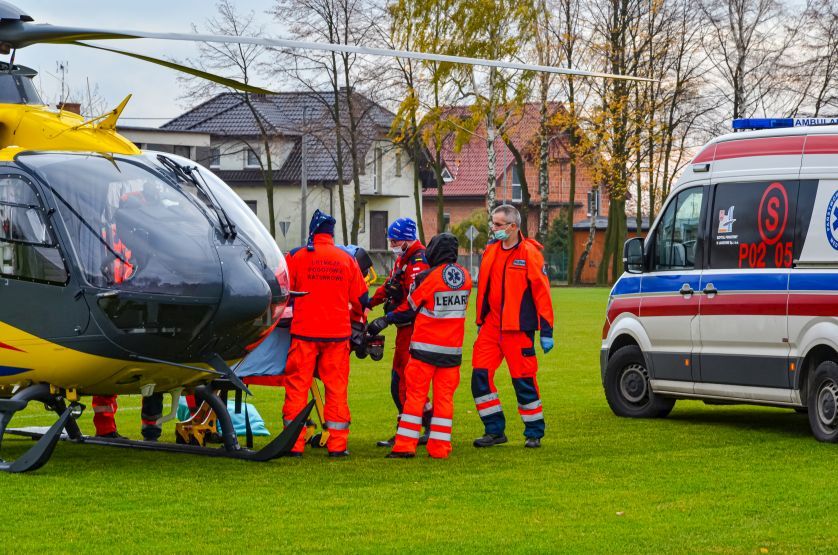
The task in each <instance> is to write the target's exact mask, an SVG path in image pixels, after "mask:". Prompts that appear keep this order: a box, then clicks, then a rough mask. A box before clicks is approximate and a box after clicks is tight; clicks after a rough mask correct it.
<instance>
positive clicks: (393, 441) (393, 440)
mask: <svg viewBox="0 0 838 555" xmlns="http://www.w3.org/2000/svg"><path fill="white" fill-rule="evenodd" d="M395 444H396V436H393V437H391V438H390V439H382V440H381V441H379V442H377V443H376V444H375V445H376V447H392V446H393V445H395Z"/></svg>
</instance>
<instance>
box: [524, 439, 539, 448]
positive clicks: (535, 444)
mask: <svg viewBox="0 0 838 555" xmlns="http://www.w3.org/2000/svg"><path fill="white" fill-rule="evenodd" d="M524 447H526V448H528V449H537V448H539V447H541V438H540V437H528V438H527V441H525V442H524Z"/></svg>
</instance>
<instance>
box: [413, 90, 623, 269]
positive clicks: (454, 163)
mask: <svg viewBox="0 0 838 555" xmlns="http://www.w3.org/2000/svg"><path fill="white" fill-rule="evenodd" d="M563 109H564V108H563V107H562V106H561V104H559V103H557V102H554V103H551V104H550V106H549V111H548V115H549V116H552V115H554V114H555V113H556V112H557V111H558V110H563ZM467 110H468V108H467V107H461V106H455V107H452V108H450V109H449V115H450V116H452V117H457V116H462V115H463V114H464V113H465V112H466V111H467ZM539 111H540V105H539V104H537V103H530V104H526V105H525V106H524V108H523V110H521V111H520V113H516V114H512V115H510V116H509V118H508V120H507V126H508V129H507V134H508V136H509V137H510V139H511V142H512V144H513V145H514V147H515V148H516V149H517V150H518V151H519V152H520V153H521V155H522V157H523V159H524V162H525V164H524V166H525V168H524V176H525V179H526V183H527V188H528V189H529V192H530V205H529V218H528V224H529V225H528V232H527V235H528V236H530V237H535V236H536V233H537V231H538V220H539V213H540V210H541V209H540V202H541V196H540V195H539V192H538V163H539V160H538V152H539V137H538V129H539V122H540V113H539ZM568 143H569V139H568V135H567V133H566V132H565V131H563V130H561V129H558V128H557V129H553V130H552V132H551V134H550V138H549V157H548V185H549V193H548V197H547V206H548V218H549V220H550V221H552V220H553V219H555V218H557V217H559V214H560V212H561V211H562V209H572V210H573V221H574V223H576V222H581V221H584V220H586V219H588V218H590V216H591V214H590V213H589V209H588V203H589V198H590V197H591V196H595V197H596V198H597V199H598V204H599V210H598V214H607V213H608V199H607V196H606V195H605V194H604V191H602V190H601V189H602V188H601V187H599V186H598V184H596V183H595V182H594V179H593V173H592V171H591V168H590V167H589V166H587V165H585V164H584V163H577V166H576V193H575V198H574V201H573V203H572V207H571V202H570V198H569V197H570V158H569V157H568V152H567V145H568ZM442 159H443V161H444V170H443V181H444V184H443V197H444V206H445V210H444V214H445V227H446V229H450V227H451V226H454V225H457V224H458V223H460V222H462V221H463V220H466V219H467V218H468V217H469V216H470V215H471V214H472V213H473V212H474V211H476V210H486V190H487V182H488V175H489V169H488V157H487V149H486V127H485V124H484V125H481V126H479V127H478V128H477V129H476V130H475V131H474V133H473V134H472V135H471V139H470V140H469V141H468V142H466V143H465V144H464V145H462V147H461V148H459V149H457V148H456V144H455V139H454V137H449V138H447V139H446V140H445V142H444V143H443V148H442ZM495 179H496V198H497V202H498V203H509V204H513V205H517V206H518V208H519V209H520V207H521V204H522V199H523V192H522V186H523V182H522V180H521V178H520V175H519V172H518V168H517V166H516V163H515V157H514V156H513V154H512V152H511V150H510V149H509V147H508V146H507V145H506V144H505V142H504V141H503V140H502V139H501V138H500V137H498V138H497V139H496V140H495ZM430 185H431V186H432V188H426V189H424V190H423V193H422V196H423V199H422V222H423V224H424V227H425V233H426V234H427V236H428V237H430V236H432V235H433V234H435V233H436V230H437V204H436V199H437V189H436V188H435V183H433V182H432V183H430ZM577 233H579V235H580V238H579V239H578V240H577V241H576V245H577V248H576V256H577V257H578V256H579V254H580V253H581V251H582V246H583V245H584V243H585V240H586V239H587V235H588V233H587V231H586V230H585V231H583V232H574V235H576V234H577ZM602 236H604V234H603V233H598V234H597V237H598V240H599V241H602V239H603V238H604V237H602ZM595 240H596V239H595ZM580 243H581V245H580ZM573 266H575V261H574V263H573V264H571V267H573ZM589 274H591V275H589ZM595 279H596V272H595V268H594V271H590V270H588V268H587V266H586V271H585V272H583V280H582V281H583V282H593V281H595Z"/></svg>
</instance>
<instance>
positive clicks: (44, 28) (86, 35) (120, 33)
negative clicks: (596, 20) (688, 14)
mask: <svg viewBox="0 0 838 555" xmlns="http://www.w3.org/2000/svg"><path fill="white" fill-rule="evenodd" d="M139 38H145V39H157V40H178V41H188V42H213V43H226V44H254V45H259V46H266V47H275V48H288V49H295V50H321V51H327V52H340V53H348V54H361V55H369V56H384V57H394V58H410V59H414V60H429V61H436V62H447V63H455V64H468V65H476V66H485V67H496V68H503V69H514V70H525V71H539V72H547V73H555V74H559V75H578V76H584V77H600V78H605V79H625V80H629V81H654V79H647V78H645V77H635V76H633V75H617V74H613V73H602V72H598V71H586V70H581V69H572V68H562V67H555V66H545V65H538V64H526V63H523V62H512V61H501V60H487V59H484V58H472V57H466V56H454V55H450V54H433V53H427V52H414V51H410V50H393V49H390V48H375V47H369V46H354V45H349V44H331V43H319V42H305V41H297V40H287V39H273V38H259V37H241V36H228V35H201V34H191V33H152V32H146V31H129V30H114V29H89V28H83V27H59V26H53V25H48V24H34V23H25V22H20V21H12V22H9V21H4V22H2V23H0V43H2V44H4V45H5V46H6V47H11V48H23V47H25V46H30V45H33V44H38V43H57V44H73V43H76V42H78V41H82V40H113V39H139Z"/></svg>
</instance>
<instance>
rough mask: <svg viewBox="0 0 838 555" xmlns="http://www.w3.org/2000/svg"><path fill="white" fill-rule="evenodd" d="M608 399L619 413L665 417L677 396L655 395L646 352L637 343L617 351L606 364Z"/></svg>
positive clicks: (606, 394)
mask: <svg viewBox="0 0 838 555" xmlns="http://www.w3.org/2000/svg"><path fill="white" fill-rule="evenodd" d="M605 398H606V400H607V401H608V406H609V407H611V410H612V411H613V412H614V414H616V415H617V416H627V417H630V418H664V417H666V416H667V415H668V414H669V413H670V411H671V410H672V407H673V406H675V399H670V398H666V397H660V396H657V395H655V393H654V392H653V391H652V388H651V385H650V384H649V372H648V370H647V369H646V359H645V358H644V357H643V351H641V350H640V347H637V346H636V345H627V346H625V347H622V348H620V349H618V350H617V352H616V353H614V355H613V356H612V357H611V358H610V359H609V360H608V365H607V366H606V367H605Z"/></svg>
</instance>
